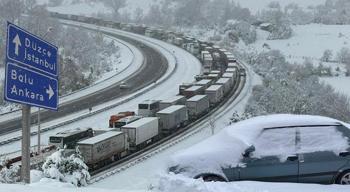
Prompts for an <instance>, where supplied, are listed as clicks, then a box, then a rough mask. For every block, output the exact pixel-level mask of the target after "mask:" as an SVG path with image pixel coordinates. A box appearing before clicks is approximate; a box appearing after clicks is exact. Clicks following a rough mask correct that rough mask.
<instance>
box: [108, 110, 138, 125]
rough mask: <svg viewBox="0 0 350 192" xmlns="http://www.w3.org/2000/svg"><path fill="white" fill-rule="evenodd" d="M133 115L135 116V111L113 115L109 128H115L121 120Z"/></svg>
mask: <svg viewBox="0 0 350 192" xmlns="http://www.w3.org/2000/svg"><path fill="white" fill-rule="evenodd" d="M133 115H135V112H133V111H125V112H119V113H118V114H116V115H111V117H110V118H109V127H111V128H112V127H114V124H115V122H117V121H118V120H119V119H122V118H124V117H128V116H133Z"/></svg>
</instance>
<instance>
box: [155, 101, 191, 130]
mask: <svg viewBox="0 0 350 192" xmlns="http://www.w3.org/2000/svg"><path fill="white" fill-rule="evenodd" d="M156 115H157V117H158V118H159V133H161V134H164V135H168V134H170V133H172V132H174V131H175V130H176V129H177V128H179V127H182V126H185V125H186V124H187V122H188V115H187V107H186V106H185V105H173V106H170V107H168V108H165V109H163V110H161V111H159V112H157V114H156Z"/></svg>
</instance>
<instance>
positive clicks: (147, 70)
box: [0, 32, 168, 135]
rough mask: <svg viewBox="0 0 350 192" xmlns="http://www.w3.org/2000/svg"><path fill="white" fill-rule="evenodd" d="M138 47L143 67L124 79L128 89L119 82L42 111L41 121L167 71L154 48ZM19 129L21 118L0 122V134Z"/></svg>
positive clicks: (104, 99) (90, 104) (137, 86)
mask: <svg viewBox="0 0 350 192" xmlns="http://www.w3.org/2000/svg"><path fill="white" fill-rule="evenodd" d="M104 33H105V34H107V35H109V36H112V37H116V38H118V39H121V40H123V41H126V42H128V43H130V44H133V45H135V46H136V47H137V45H139V44H140V43H139V41H137V40H135V39H132V38H129V37H125V36H121V35H117V34H115V33H107V32H104ZM140 49H141V52H142V53H143V55H144V58H145V63H144V65H143V67H141V69H140V70H138V72H136V73H135V74H134V75H132V76H130V77H128V78H127V79H126V80H125V82H126V83H127V84H128V85H130V88H129V89H120V88H119V84H114V85H112V86H110V87H108V88H105V89H103V90H101V91H99V92H96V93H93V94H90V95H86V96H84V97H82V98H80V99H78V100H74V101H71V102H67V103H64V104H63V105H60V107H59V110H58V112H52V111H45V112H42V113H41V114H40V116H41V122H42V123H45V122H48V121H51V120H54V119H56V118H60V117H63V116H65V115H68V114H71V113H74V112H77V111H81V110H84V109H88V108H89V107H94V106H95V105H100V104H102V103H105V102H108V101H111V100H114V99H116V98H119V97H123V96H126V95H128V94H131V93H133V92H136V91H137V90H140V89H142V88H144V87H146V86H148V85H150V84H151V83H153V82H155V81H156V80H157V79H159V78H160V77H161V76H162V75H163V74H164V73H165V72H166V71H167V67H168V64H167V60H166V59H165V57H164V56H163V55H161V54H160V53H159V52H158V51H157V50H155V49H154V48H151V47H148V46H143V47H142V48H140ZM32 114H33V115H32V118H31V123H32V124H35V123H36V120H37V117H36V115H35V114H36V113H32ZM20 129H21V118H14V119H11V120H8V121H5V122H0V135H3V134H7V133H10V132H13V131H18V130H20Z"/></svg>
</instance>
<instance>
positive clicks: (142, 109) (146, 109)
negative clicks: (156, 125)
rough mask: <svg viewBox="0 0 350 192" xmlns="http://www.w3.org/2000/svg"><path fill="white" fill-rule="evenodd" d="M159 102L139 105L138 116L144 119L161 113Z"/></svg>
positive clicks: (152, 101)
mask: <svg viewBox="0 0 350 192" xmlns="http://www.w3.org/2000/svg"><path fill="white" fill-rule="evenodd" d="M159 102H160V101H159V100H146V101H143V102H142V103H140V104H139V106H138V115H139V116H143V117H154V116H155V114H156V112H157V111H159Z"/></svg>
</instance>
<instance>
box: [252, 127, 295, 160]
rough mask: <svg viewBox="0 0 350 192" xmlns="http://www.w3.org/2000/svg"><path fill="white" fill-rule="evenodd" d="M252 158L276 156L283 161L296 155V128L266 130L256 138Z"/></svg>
mask: <svg viewBox="0 0 350 192" xmlns="http://www.w3.org/2000/svg"><path fill="white" fill-rule="evenodd" d="M254 146H255V152H254V153H253V157H256V158H261V157H267V156H278V157H279V158H280V160H281V161H285V160H286V159H287V157H288V156H290V155H293V154H295V153H296V128H279V129H266V130H264V131H263V132H262V133H261V135H260V136H259V137H258V138H257V140H256V142H255V144H254Z"/></svg>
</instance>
